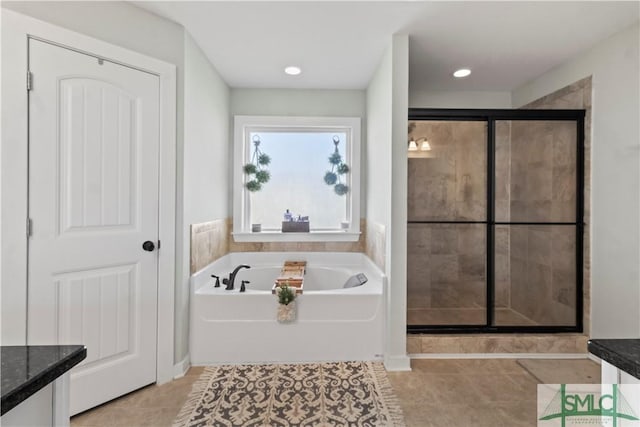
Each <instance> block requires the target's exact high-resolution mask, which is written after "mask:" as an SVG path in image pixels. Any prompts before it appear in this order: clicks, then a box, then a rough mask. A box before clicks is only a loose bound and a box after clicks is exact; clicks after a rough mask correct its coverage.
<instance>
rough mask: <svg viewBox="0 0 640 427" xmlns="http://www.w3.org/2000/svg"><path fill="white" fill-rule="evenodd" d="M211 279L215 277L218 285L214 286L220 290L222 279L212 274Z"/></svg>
mask: <svg viewBox="0 0 640 427" xmlns="http://www.w3.org/2000/svg"><path fill="white" fill-rule="evenodd" d="M211 277H213V278H214V279H216V284H215V285H213V287H214V288H219V287H220V277H219V276H216V275H215V274H212V275H211Z"/></svg>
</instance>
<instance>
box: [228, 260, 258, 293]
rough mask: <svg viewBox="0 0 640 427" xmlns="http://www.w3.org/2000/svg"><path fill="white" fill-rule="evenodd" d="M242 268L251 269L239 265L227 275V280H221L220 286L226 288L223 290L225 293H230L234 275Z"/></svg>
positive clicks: (247, 266)
mask: <svg viewBox="0 0 640 427" xmlns="http://www.w3.org/2000/svg"><path fill="white" fill-rule="evenodd" d="M243 268H251V266H249V265H244V264H242V265H239V266H237V267H236V268H235V269H234V270H233V271H232V272H231V273H229V278H228V279H222V284H223V285H227V287H226V288H224V289H225V290H227V291H232V290H233V284H234V282H235V281H236V274H238V271H239V270H240V269H243Z"/></svg>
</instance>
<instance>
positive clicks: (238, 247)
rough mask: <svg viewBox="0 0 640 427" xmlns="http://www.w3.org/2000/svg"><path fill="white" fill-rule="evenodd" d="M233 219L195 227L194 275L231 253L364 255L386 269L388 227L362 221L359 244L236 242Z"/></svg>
mask: <svg viewBox="0 0 640 427" xmlns="http://www.w3.org/2000/svg"><path fill="white" fill-rule="evenodd" d="M232 230H233V222H232V220H231V218H227V219H218V220H215V221H209V222H203V223H199V224H192V225H191V274H193V273H195V272H197V271H200V270H201V269H203V268H204V267H206V266H207V265H209V264H211V263H212V262H214V261H215V260H217V259H219V258H221V257H223V256H224V255H226V254H228V253H229V252H360V253H366V254H367V256H369V258H371V259H372V260H373V261H374V262H375V263H376V265H377V266H378V267H380V268H381V269H382V270H384V264H385V241H386V237H385V228H384V226H382V225H380V224H377V223H372V222H367V221H366V220H365V219H364V218H363V219H361V220H360V230H361V235H360V239H359V240H358V241H357V242H235V241H234V240H233V235H232V234H231V233H232Z"/></svg>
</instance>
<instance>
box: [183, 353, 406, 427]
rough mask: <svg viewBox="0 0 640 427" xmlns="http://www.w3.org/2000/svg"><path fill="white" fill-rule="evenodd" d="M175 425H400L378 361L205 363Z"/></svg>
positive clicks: (308, 426)
mask: <svg viewBox="0 0 640 427" xmlns="http://www.w3.org/2000/svg"><path fill="white" fill-rule="evenodd" d="M173 425H174V427H196V426H198V427H200V426H216V427H217V426H226V427H235V426H247V427H266V426H269V427H294V426H295V427H298V426H299V427H312V426H313V427H316V426H317V427H323V426H363V427H364V426H367V427H374V426H376V427H378V426H380V427H404V425H405V424H404V418H403V416H402V409H401V408H400V406H399V404H398V402H397V400H396V397H395V395H394V393H393V389H392V388H391V385H390V384H389V380H388V379H387V375H386V371H385V369H384V367H383V365H382V364H381V363H373V362H339V363H313V364H282V365H281V364H277V365H275V364H270V365H238V366H229V365H225V366H211V367H207V368H206V369H205V370H204V372H203V373H202V375H201V376H200V378H199V379H198V380H197V382H196V383H195V384H194V386H193V390H192V391H191V394H190V395H189V398H188V400H187V403H185V405H184V406H183V407H182V409H181V410H180V413H179V414H178V417H177V418H176V420H175V421H174V424H173Z"/></svg>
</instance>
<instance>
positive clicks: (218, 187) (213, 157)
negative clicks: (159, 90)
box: [175, 33, 231, 362]
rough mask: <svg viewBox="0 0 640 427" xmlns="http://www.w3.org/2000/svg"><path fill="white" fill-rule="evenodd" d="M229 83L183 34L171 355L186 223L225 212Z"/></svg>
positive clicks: (183, 274) (183, 296)
mask: <svg viewBox="0 0 640 427" xmlns="http://www.w3.org/2000/svg"><path fill="white" fill-rule="evenodd" d="M229 101H230V96H229V87H228V86H227V85H226V83H225V82H224V80H222V77H220V74H218V72H217V71H216V69H215V68H214V67H213V65H211V63H210V62H209V60H208V59H207V58H206V56H205V55H204V53H203V52H202V50H201V49H200V48H199V47H198V45H197V44H196V42H195V41H194V40H193V38H192V37H191V36H190V35H189V34H188V33H186V34H185V38H184V153H183V159H182V162H183V164H184V168H183V171H182V177H181V178H178V180H179V181H181V182H179V184H178V187H179V188H180V187H182V188H183V192H182V198H183V200H182V205H183V211H182V220H181V221H180V223H181V224H182V228H181V230H180V231H177V232H176V234H179V238H178V239H176V240H177V243H176V246H178V248H179V249H178V251H179V252H180V255H179V258H178V259H179V262H178V263H177V264H176V299H175V307H176V329H175V361H176V362H178V361H180V360H182V359H183V358H184V357H185V356H186V355H187V354H188V351H189V275H190V272H189V270H190V227H189V226H190V224H197V223H200V222H206V221H211V220H214V219H222V218H227V217H228V216H229V215H230V205H229V203H228V200H229V193H230V188H231V184H230V182H229V169H230V168H229V163H228V158H229V151H230V150H229Z"/></svg>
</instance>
